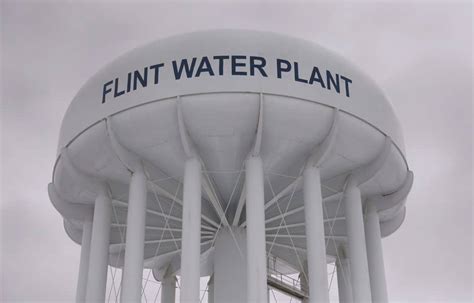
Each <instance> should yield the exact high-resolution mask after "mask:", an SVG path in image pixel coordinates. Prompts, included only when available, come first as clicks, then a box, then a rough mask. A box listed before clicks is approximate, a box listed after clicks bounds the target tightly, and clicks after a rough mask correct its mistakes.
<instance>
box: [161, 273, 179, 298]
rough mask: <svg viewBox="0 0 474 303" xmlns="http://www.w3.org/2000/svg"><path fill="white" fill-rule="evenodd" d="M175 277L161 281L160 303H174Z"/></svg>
mask: <svg viewBox="0 0 474 303" xmlns="http://www.w3.org/2000/svg"><path fill="white" fill-rule="evenodd" d="M175 297H176V277H175V276H169V277H166V278H164V279H163V281H161V303H175Z"/></svg>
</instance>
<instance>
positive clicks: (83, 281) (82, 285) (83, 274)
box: [76, 222, 92, 303]
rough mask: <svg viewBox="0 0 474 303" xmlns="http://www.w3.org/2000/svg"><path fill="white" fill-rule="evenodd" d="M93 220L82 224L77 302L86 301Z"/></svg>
mask: <svg viewBox="0 0 474 303" xmlns="http://www.w3.org/2000/svg"><path fill="white" fill-rule="evenodd" d="M91 236H92V222H84V224H83V225H82V241H81V261H80V263H79V275H78V279H77V289H76V302H77V303H81V302H86V291H87V272H88V271H89V256H90V252H91Z"/></svg>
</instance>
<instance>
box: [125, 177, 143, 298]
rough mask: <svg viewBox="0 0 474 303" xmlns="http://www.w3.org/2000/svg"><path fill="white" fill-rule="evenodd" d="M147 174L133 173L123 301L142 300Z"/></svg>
mask: <svg viewBox="0 0 474 303" xmlns="http://www.w3.org/2000/svg"><path fill="white" fill-rule="evenodd" d="M146 196H147V189H146V176H145V174H144V173H143V171H141V170H138V171H136V172H134V173H133V175H132V178H131V180H130V189H129V193H128V211H127V232H126V237H125V239H126V242H125V257H124V265H123V278H122V292H121V301H122V302H140V300H141V295H142V279H143V250H144V245H145V218H146Z"/></svg>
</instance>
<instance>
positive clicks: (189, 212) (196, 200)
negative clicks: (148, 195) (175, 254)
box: [180, 158, 201, 303]
mask: <svg viewBox="0 0 474 303" xmlns="http://www.w3.org/2000/svg"><path fill="white" fill-rule="evenodd" d="M182 234H183V236H182V245H181V246H182V252H181V293H180V301H181V302H182V303H196V302H199V299H200V298H199V287H200V277H201V273H200V255H201V247H200V242H201V163H200V162H199V160H198V159H196V158H191V159H188V160H186V164H185V169H184V184H183V233H182Z"/></svg>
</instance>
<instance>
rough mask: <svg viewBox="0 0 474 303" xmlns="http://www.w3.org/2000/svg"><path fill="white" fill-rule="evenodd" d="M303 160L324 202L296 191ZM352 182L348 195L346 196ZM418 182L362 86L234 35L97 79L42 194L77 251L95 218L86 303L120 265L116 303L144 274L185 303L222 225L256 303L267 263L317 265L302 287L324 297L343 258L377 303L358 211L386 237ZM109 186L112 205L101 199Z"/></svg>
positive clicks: (329, 56)
mask: <svg viewBox="0 0 474 303" xmlns="http://www.w3.org/2000/svg"><path fill="white" fill-rule="evenodd" d="M193 62H194V63H193ZM318 72H319V74H318ZM336 122H337V123H336ZM336 129H337V132H336V131H335V130H336ZM331 134H332V135H331ZM190 158H191V160H190ZM247 159H248V160H247ZM308 159H310V160H309V161H313V162H314V163H313V162H311V163H313V166H314V167H317V170H318V172H319V174H318V175H319V181H320V185H321V187H320V188H319V187H313V186H311V185H308V184H306V183H309V184H313V183H314V182H316V181H317V180H316V181H314V180H313V181H311V182H308V180H309V179H311V180H312V179H317V178H312V177H314V175H313V174H310V175H311V176H305V177H303V173H302V172H303V170H304V169H303V168H304V167H305V165H307V163H308ZM246 161H247V163H245V162H246ZM141 166H143V169H144V171H145V172H146V175H147V180H146V181H143V182H141V193H142V195H141V197H142V198H143V199H142V200H140V201H141V202H142V203H141V204H140V205H137V204H136V203H132V201H135V199H134V197H133V196H134V195H135V194H134V193H133V190H129V183H130V173H131V172H136V170H137V168H138V167H141ZM305 175H306V174H305ZM349 175H354V176H355V178H356V179H357V180H356V181H357V184H356V185H354V186H352V185H350V184H349V188H344V186H345V183H346V180H347V178H348V176H349ZM183 180H184V181H183ZM190 180H191V181H190ZM412 181H413V174H412V173H411V172H410V171H409V169H408V165H407V162H406V159H405V153H404V143H403V136H402V133H401V128H400V125H399V123H398V120H397V118H396V117H395V114H394V112H393V109H392V106H391V104H390V103H389V102H388V101H387V100H386V98H385V97H384V95H383V93H382V91H381V90H380V89H379V88H378V87H377V86H376V84H375V83H374V82H373V81H372V80H371V79H370V77H369V76H366V75H364V74H363V73H362V72H360V71H359V70H358V69H357V68H355V67H354V66H353V65H352V64H350V63H348V62H347V61H345V60H344V59H342V58H341V57H340V56H338V55H336V54H334V53H333V52H331V51H328V50H326V49H324V48H322V47H320V46H317V45H315V44H313V43H310V42H307V41H302V40H299V39H296V38H291V37H286V36H282V35H278V34H272V33H259V32H251V31H240V30H239V31H233V30H230V31H210V32H200V33H190V34H185V35H180V36H176V37H170V38H167V39H164V40H160V41H157V42H154V43H151V44H149V45H146V46H144V47H141V48H138V49H136V50H133V51H131V52H129V53H127V54H125V55H124V56H121V57H120V58H118V59H117V60H115V61H113V62H112V63H110V64H109V65H107V66H106V67H105V68H103V69H102V70H101V71H99V72H98V73H97V74H96V75H95V76H93V77H92V78H91V79H90V80H89V81H88V82H87V83H86V84H85V85H84V86H83V87H82V88H81V90H80V91H79V93H78V94H77V95H76V97H75V98H74V100H73V101H72V103H71V105H70V107H69V109H68V111H67V112H66V115H65V117H64V120H63V124H62V127H61V133H60V138H59V145H58V157H57V160H56V163H55V166H54V172H53V180H52V183H51V184H50V185H49V186H48V192H49V195H50V199H51V202H52V203H53V205H54V207H55V208H56V209H57V210H58V212H59V213H60V214H61V215H62V216H63V218H64V227H65V230H66V232H67V234H68V236H69V237H70V238H71V239H72V240H74V241H75V242H77V243H81V242H82V241H83V240H82V235H83V233H84V231H85V230H86V229H87V228H85V229H84V222H86V221H90V220H91V218H92V213H93V212H98V213H99V215H94V226H93V232H92V240H91V250H90V262H89V263H90V264H89V270H93V271H94V275H93V278H91V277H90V272H89V275H88V276H89V277H88V280H89V281H90V280H91V279H92V280H94V282H91V283H92V284H93V286H92V287H89V286H88V288H87V292H86V293H87V298H90V299H91V300H92V301H94V300H95V301H97V300H99V301H100V300H103V297H104V294H103V290H101V289H99V288H100V287H104V288H105V284H104V283H105V282H104V281H105V277H106V271H105V269H106V266H107V263H108V262H107V260H110V265H112V266H114V267H122V266H124V265H125V267H126V269H125V275H124V285H125V284H126V285H127V286H126V287H125V288H126V289H125V290H124V292H123V293H122V296H125V295H126V296H127V298H130V299H131V300H132V298H133V300H138V296H139V295H138V289H139V284H141V281H139V282H138V279H139V278H138V276H139V273H140V272H141V270H142V267H143V266H144V267H148V268H153V269H154V273H155V272H156V273H158V277H160V278H163V277H165V276H167V275H166V273H167V272H168V270H169V271H171V272H172V273H173V274H180V275H182V281H183V284H182V292H181V300H182V301H183V302H195V301H196V300H198V297H199V277H200V276H202V275H210V274H212V273H213V271H214V268H213V265H214V262H215V256H214V254H213V250H214V245H215V243H214V241H213V238H214V237H215V235H216V233H218V230H219V229H220V228H228V227H229V226H231V225H232V226H234V227H237V226H239V227H241V228H245V229H246V231H247V243H246V244H247V250H246V251H248V254H249V256H250V258H248V259H247V266H248V268H250V269H251V271H252V272H250V271H249V272H248V273H247V275H248V278H247V279H248V281H247V282H248V284H247V285H248V286H247V287H248V293H249V298H250V299H251V300H263V301H266V297H267V290H266V286H265V284H266V267H265V256H266V254H269V255H270V256H274V257H278V258H280V259H281V260H284V261H285V262H286V263H287V264H289V265H290V267H291V270H289V269H286V268H285V270H287V271H288V272H293V273H296V272H301V271H302V264H304V263H305V262H306V260H307V259H308V258H310V259H311V260H313V261H314V260H317V261H318V262H316V264H315V263H314V262H313V263H312V262H311V261H310V262H309V263H310V264H309V276H313V277H314V276H317V277H319V278H313V279H310V280H313V282H315V281H318V283H315V284H313V283H312V282H311V281H308V283H309V285H310V288H312V289H313V288H314V289H323V288H324V279H323V278H322V274H321V271H322V268H323V267H324V266H323V264H324V262H328V261H329V260H334V258H337V255H338V254H337V249H338V247H340V246H341V245H348V246H349V248H350V249H349V254H348V258H349V259H350V260H351V261H350V263H351V275H352V276H353V277H352V284H353V285H352V286H353V292H354V294H355V300H356V301H357V300H365V299H367V298H369V296H370V295H371V294H370V285H369V280H368V279H369V275H368V269H367V267H368V265H367V253H366V252H365V250H366V247H367V249H368V250H369V252H368V256H369V262H368V263H369V265H370V264H372V263H371V262H376V263H378V264H380V260H381V258H380V257H381V249H378V248H379V247H378V244H377V243H378V242H377V243H376V242H373V241H372V240H374V239H376V238H377V237H376V236H377V235H376V233H377V230H376V229H375V228H372V227H370V228H369V229H370V230H369V231H367V230H366V233H364V228H363V224H362V222H363V221H362V213H361V211H362V201H365V200H366V199H368V198H370V200H371V201H372V202H371V203H373V205H374V209H375V210H373V211H375V215H377V216H378V217H379V218H380V220H379V221H380V222H376V220H375V219H373V218H374V217H375V216H373V217H370V218H372V219H370V218H369V219H370V222H369V221H368V222H367V223H366V229H367V228H368V227H367V226H375V225H377V226H379V228H380V236H381V237H385V236H387V235H390V234H391V233H393V232H394V231H396V230H397V229H398V228H399V226H400V225H401V224H402V222H403V220H404V218H405V212H406V210H405V201H406V196H407V194H408V192H409V190H410V188H411V184H412ZM103 182H106V183H107V184H108V185H109V187H110V189H109V193H108V195H110V197H107V196H106V195H100V198H97V199H96V194H95V193H96V192H97V188H98V187H99V188H100V187H101V186H102V183H103ZM143 183H145V184H143ZM183 183H184V184H183ZM316 183H317V182H316ZM145 185H146V189H145ZM183 187H184V189H183ZM130 188H131V187H130ZM318 189H319V190H320V192H318ZM344 192H345V193H344ZM306 195H308V196H311V197H312V198H309V199H306V198H305V196H306ZM316 196H318V197H319V196H320V197H321V199H317V198H314V197H316ZM104 201H109V202H110V203H108V204H107V203H105V202H104ZM310 201H312V202H310ZM109 204H110V205H109ZM112 204H113V212H112V211H111V207H112ZM107 205H108V206H107ZM315 206H316V207H315ZM135 207H136V208H135ZM144 208H145V209H144ZM244 209H245V211H244ZM321 209H324V212H321V213H319V211H320V210H321ZM134 210H136V211H138V212H135V211H134ZM143 211H144V212H145V214H144V215H143ZM134 213H135V214H136V215H134ZM320 216H322V218H320ZM99 217H100V219H98V218H99ZM128 217H130V218H128ZM132 217H133V218H132ZM97 220H99V221H100V222H97V223H96V221H97ZM321 221H322V222H323V223H322V222H321ZM111 223H113V224H112V230H110V226H111ZM321 223H322V224H321ZM143 224H145V225H143ZM143 226H144V228H145V229H144V230H143ZM125 227H128V230H127V233H131V234H133V237H132V236H129V235H128V234H127V237H126V238H127V243H124V239H123V235H121V234H120V230H121V229H120V228H125ZM308 228H309V230H308ZM143 231H144V233H143ZM365 235H367V238H368V239H367V241H368V242H367V246H366V243H365ZM322 236H324V238H325V239H326V241H325V242H326V244H327V245H326V247H325V249H324V245H321V243H320V242H321V238H322ZM372 236H373V237H372ZM132 238H133V239H132ZM94 239H95V240H94ZM130 239H131V240H130ZM142 239H143V240H142ZM98 241H101V243H98ZM84 242H87V239H85V240H84ZM132 243H133V244H132ZM142 243H143V247H142V245H141V244H142ZM312 243H313V244H312ZM314 243H319V244H314ZM374 243H375V244H374ZM109 244H110V245H109ZM83 245H85V246H87V243H83ZM265 245H266V246H265ZM107 248H108V249H107ZM141 249H142V250H141ZM324 251H325V253H324ZM379 251H380V253H379ZM106 254H107V256H106ZM324 254H326V255H327V258H326V259H325V258H324V256H323V255H324ZM312 255H314V256H315V257H311V256H312ZM140 256H143V260H142V258H141V257H140ZM373 256H375V257H373ZM364 258H365V262H364ZM131 260H133V261H131ZM142 261H143V263H141V262H142ZM311 264H312V265H311ZM374 264H375V263H374ZM370 266H372V265H370ZM376 266H379V265H376ZM372 272H373V270H372V269H370V274H371V275H372V276H377V275H382V273H380V272H379V271H375V272H376V273H372ZM81 275H82V274H81ZM81 277H82V276H81ZM356 277H357V278H356ZM81 279H82V278H81ZM371 279H372V278H371ZM132 281H133V282H132ZM326 283H327V282H326ZM89 284H90V283H88V285H89ZM372 284H373V283H372ZM213 285H214V284H213ZM81 288H82V287H81ZM104 290H105V289H104ZM215 291H216V292H218V290H217V289H216V290H215ZM315 292H316V293H318V294H321V297H319V298H318V299H316V300H317V301H325V300H326V294H324V293H321V292H318V291H315ZM127 293H128V294H130V297H129V296H128V294H127ZM132 293H133V294H132ZM78 297H80V296H78ZM347 300H349V299H347ZM216 302H217V301H216ZM217 303H219V302H217Z"/></svg>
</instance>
